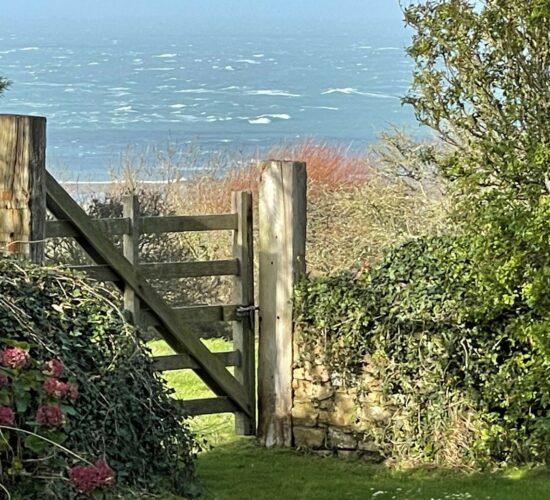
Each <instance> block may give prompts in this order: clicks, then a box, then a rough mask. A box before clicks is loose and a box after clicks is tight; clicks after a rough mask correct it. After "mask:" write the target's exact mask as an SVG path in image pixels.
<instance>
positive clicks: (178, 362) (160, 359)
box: [153, 351, 241, 372]
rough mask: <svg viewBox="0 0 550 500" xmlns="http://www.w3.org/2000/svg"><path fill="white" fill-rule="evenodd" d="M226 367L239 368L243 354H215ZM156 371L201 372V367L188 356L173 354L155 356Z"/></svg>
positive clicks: (231, 352) (232, 352)
mask: <svg viewBox="0 0 550 500" xmlns="http://www.w3.org/2000/svg"><path fill="white" fill-rule="evenodd" d="M214 356H215V357H216V358H219V359H220V360H221V362H222V363H223V365H224V366H239V365H240V362H241V354H240V353H239V352H238V351H229V352H215V353H214ZM153 362H154V367H155V370H158V371H161V372H166V371H173V370H186V369H192V370H200V366H199V365H198V364H197V363H196V361H194V360H193V358H192V357H191V356H189V355H188V354H172V355H168V356H155V357H154V358H153Z"/></svg>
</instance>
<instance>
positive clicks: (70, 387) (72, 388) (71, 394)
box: [64, 382, 78, 403]
mask: <svg viewBox="0 0 550 500" xmlns="http://www.w3.org/2000/svg"><path fill="white" fill-rule="evenodd" d="M64 395H65V396H67V397H68V398H69V399H70V400H71V401H72V402H73V403H74V402H75V401H76V398H77V397H78V387H77V386H76V385H74V384H71V382H67V383H66V384H65V387H64Z"/></svg>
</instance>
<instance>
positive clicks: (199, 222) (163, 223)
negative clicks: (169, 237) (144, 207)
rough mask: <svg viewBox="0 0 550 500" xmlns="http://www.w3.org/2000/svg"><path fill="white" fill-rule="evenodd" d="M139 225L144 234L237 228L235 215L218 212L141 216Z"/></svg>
mask: <svg viewBox="0 0 550 500" xmlns="http://www.w3.org/2000/svg"><path fill="white" fill-rule="evenodd" d="M141 226H142V232H143V233H144V234H147V233H151V234H158V233H181V232H185V231H222V230H233V229H237V215H236V214H219V215H175V216H169V217H167V216H162V217H143V219H142V222H141Z"/></svg>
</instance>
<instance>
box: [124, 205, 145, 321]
mask: <svg viewBox="0 0 550 500" xmlns="http://www.w3.org/2000/svg"><path fill="white" fill-rule="evenodd" d="M122 210H123V214H122V215H123V216H124V217H127V218H129V219H130V232H129V233H126V234H124V236H123V237H122V253H123V254H124V257H126V258H127V259H128V260H129V261H130V263H131V264H132V265H134V266H135V267H137V266H138V264H139V233H140V214H139V210H140V209H139V198H138V196H137V195H135V194H134V195H130V196H127V197H126V198H125V199H124V203H123V205H122ZM124 309H125V310H126V311H128V312H129V313H130V314H131V316H132V318H131V321H132V323H133V324H134V325H135V326H139V325H140V323H141V314H140V306H139V298H138V297H137V295H136V293H135V292H134V290H133V288H132V287H130V286H128V284H127V283H125V284H124Z"/></svg>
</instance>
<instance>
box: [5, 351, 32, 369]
mask: <svg viewBox="0 0 550 500" xmlns="http://www.w3.org/2000/svg"><path fill="white" fill-rule="evenodd" d="M30 359H31V357H30V355H29V353H28V351H25V350H24V349H21V348H19V347H6V348H5V349H4V350H3V351H1V352H0V363H2V365H4V366H7V367H8V368H13V369H14V370H16V369H19V368H23V367H24V366H25V365H26V364H27V363H28V362H29V361H30Z"/></svg>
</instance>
